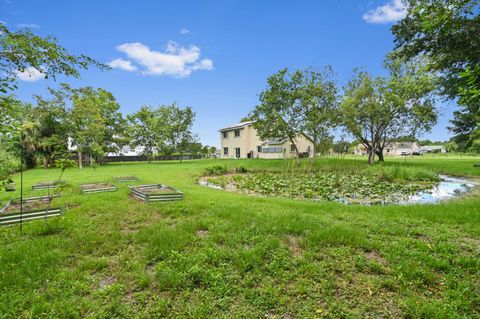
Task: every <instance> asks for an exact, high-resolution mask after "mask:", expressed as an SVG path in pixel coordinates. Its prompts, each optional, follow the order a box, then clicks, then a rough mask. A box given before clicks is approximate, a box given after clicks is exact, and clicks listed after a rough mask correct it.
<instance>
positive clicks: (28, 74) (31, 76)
mask: <svg viewBox="0 0 480 319" xmlns="http://www.w3.org/2000/svg"><path fill="white" fill-rule="evenodd" d="M16 74H17V78H18V79H19V80H21V81H27V82H35V81H38V80H41V79H43V78H44V77H45V75H44V74H43V73H42V72H40V71H38V70H37V69H35V68H34V67H32V66H30V67H28V68H26V69H25V71H23V72H20V71H17V72H16Z"/></svg>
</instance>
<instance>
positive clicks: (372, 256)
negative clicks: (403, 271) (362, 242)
mask: <svg viewBox="0 0 480 319" xmlns="http://www.w3.org/2000/svg"><path fill="white" fill-rule="evenodd" d="M365 258H367V260H368V261H375V262H377V263H379V264H381V265H383V266H386V265H387V264H388V263H387V261H386V260H385V258H383V257H382V256H380V254H378V253H377V252H376V251H368V252H365Z"/></svg>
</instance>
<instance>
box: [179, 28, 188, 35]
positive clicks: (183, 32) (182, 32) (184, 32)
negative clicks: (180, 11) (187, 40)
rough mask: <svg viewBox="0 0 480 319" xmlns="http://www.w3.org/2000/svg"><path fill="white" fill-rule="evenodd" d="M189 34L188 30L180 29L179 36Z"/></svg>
mask: <svg viewBox="0 0 480 319" xmlns="http://www.w3.org/2000/svg"><path fill="white" fill-rule="evenodd" d="M189 33H190V30H188V29H185V28H181V29H180V34H189Z"/></svg>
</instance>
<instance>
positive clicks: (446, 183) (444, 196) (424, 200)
mask: <svg viewBox="0 0 480 319" xmlns="http://www.w3.org/2000/svg"><path fill="white" fill-rule="evenodd" d="M477 184H478V183H477V182H476V181H474V180H470V179H466V178H460V177H453V176H447V175H440V182H439V183H438V185H437V186H435V187H433V188H432V189H431V190H429V191H421V192H418V193H417V194H413V195H411V196H409V197H408V198H407V199H406V200H404V201H401V202H399V204H404V205H405V204H433V203H438V202H440V201H445V200H449V199H452V198H455V197H458V196H461V195H464V194H465V193H467V192H469V191H470V190H472V189H473V188H474V187H475V186H476V185H477Z"/></svg>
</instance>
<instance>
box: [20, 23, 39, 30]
mask: <svg viewBox="0 0 480 319" xmlns="http://www.w3.org/2000/svg"><path fill="white" fill-rule="evenodd" d="M17 28H22V29H24V28H28V29H40V26H39V25H38V24H34V23H21V24H17Z"/></svg>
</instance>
